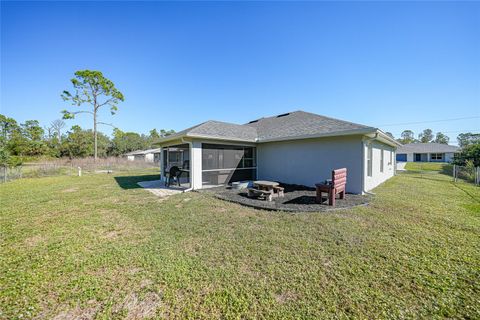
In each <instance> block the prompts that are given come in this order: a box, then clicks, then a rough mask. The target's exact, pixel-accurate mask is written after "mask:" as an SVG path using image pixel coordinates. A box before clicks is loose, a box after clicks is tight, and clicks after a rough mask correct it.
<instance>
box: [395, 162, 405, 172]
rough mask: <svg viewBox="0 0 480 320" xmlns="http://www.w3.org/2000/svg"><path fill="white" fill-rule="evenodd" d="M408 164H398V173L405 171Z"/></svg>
mask: <svg viewBox="0 0 480 320" xmlns="http://www.w3.org/2000/svg"><path fill="white" fill-rule="evenodd" d="M406 164H407V163H406V162H397V171H405V170H406V169H405V165H406Z"/></svg>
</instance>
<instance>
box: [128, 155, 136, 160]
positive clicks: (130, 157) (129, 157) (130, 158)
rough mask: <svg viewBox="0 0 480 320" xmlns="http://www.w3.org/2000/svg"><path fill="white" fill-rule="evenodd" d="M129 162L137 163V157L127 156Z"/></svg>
mask: <svg viewBox="0 0 480 320" xmlns="http://www.w3.org/2000/svg"><path fill="white" fill-rule="evenodd" d="M127 160H128V161H135V156H134V155H129V156H127Z"/></svg>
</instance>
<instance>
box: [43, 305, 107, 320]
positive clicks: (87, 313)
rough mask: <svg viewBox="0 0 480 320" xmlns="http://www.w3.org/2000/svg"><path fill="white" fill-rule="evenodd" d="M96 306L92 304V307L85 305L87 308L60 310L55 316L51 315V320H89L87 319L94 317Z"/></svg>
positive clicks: (97, 307)
mask: <svg viewBox="0 0 480 320" xmlns="http://www.w3.org/2000/svg"><path fill="white" fill-rule="evenodd" d="M99 307H100V306H99V305H98V306H92V307H87V308H80V307H76V308H74V309H71V310H67V311H62V312H60V313H59V314H57V315H56V316H55V317H53V318H52V319H53V320H74V319H75V320H89V319H94V318H95V314H96V313H97V311H98V309H99Z"/></svg>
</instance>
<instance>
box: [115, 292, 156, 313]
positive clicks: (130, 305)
mask: <svg viewBox="0 0 480 320" xmlns="http://www.w3.org/2000/svg"><path fill="white" fill-rule="evenodd" d="M160 304H161V297H160V295H159V294H157V293H155V292H149V293H147V294H146V295H145V296H144V297H143V298H141V297H139V295H138V294H136V293H131V294H129V295H127V296H126V297H125V299H124V301H123V302H122V303H121V304H120V305H118V306H116V307H115V308H114V312H115V313H123V312H125V313H126V316H125V317H124V319H131V320H133V319H147V318H152V317H154V316H155V314H156V312H157V309H158V308H159V307H160Z"/></svg>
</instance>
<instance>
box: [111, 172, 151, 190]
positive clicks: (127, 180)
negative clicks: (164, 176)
mask: <svg viewBox="0 0 480 320" xmlns="http://www.w3.org/2000/svg"><path fill="white" fill-rule="evenodd" d="M151 180H160V175H159V174H145V175H141V176H119V177H115V181H117V183H118V185H119V186H120V188H122V189H138V188H142V187H140V186H139V185H138V184H137V182H141V181H151Z"/></svg>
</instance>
